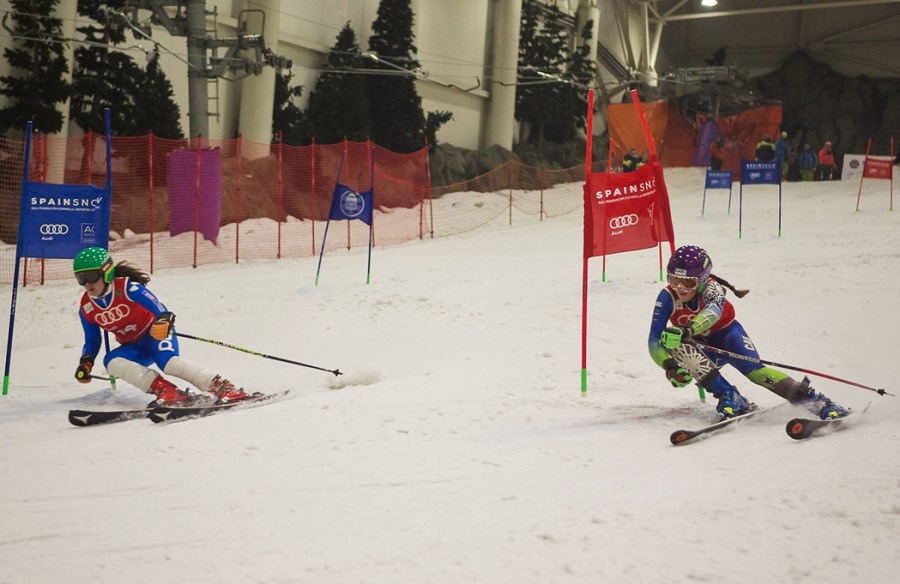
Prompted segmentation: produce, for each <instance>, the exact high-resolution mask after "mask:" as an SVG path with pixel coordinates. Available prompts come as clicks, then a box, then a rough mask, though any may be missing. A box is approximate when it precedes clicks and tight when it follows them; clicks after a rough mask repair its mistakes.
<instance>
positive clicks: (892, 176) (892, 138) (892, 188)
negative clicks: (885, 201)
mask: <svg viewBox="0 0 900 584" xmlns="http://www.w3.org/2000/svg"><path fill="white" fill-rule="evenodd" d="M890 168H891V207H890V210H891V211H893V210H894V137H893V136H891V166H890Z"/></svg>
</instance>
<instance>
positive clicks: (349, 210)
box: [328, 183, 375, 226]
mask: <svg viewBox="0 0 900 584" xmlns="http://www.w3.org/2000/svg"><path fill="white" fill-rule="evenodd" d="M374 200H375V196H374V191H372V190H368V191H366V192H364V193H357V192H356V191H354V190H353V189H351V188H350V187H348V186H346V185H342V184H340V183H338V184H337V185H335V187H334V195H333V196H332V197H331V210H330V211H329V212H328V218H329V219H331V220H333V221H341V220H344V219H347V220H349V219H359V220H360V221H362V222H363V223H366V224H368V225H370V226H371V225H372V210H373V202H374Z"/></svg>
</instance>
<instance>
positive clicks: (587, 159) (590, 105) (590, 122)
mask: <svg viewBox="0 0 900 584" xmlns="http://www.w3.org/2000/svg"><path fill="white" fill-rule="evenodd" d="M593 135H594V90H593V89H589V90H588V95H587V140H586V141H585V148H584V150H585V152H584V193H583V195H582V196H583V197H584V224H585V226H586V225H587V217H588V213H589V212H590V210H589V209H588V204H589V203H588V201H589V199H590V197H589V196H588V192H587V187H588V184H590V178H591V158H592V155H593V154H592V150H593V140H591V137H592V136H593ZM592 236H593V234H592ZM587 241H588V238H587V234H586V233H585V234H584V250H583V253H582V255H583V256H584V257H583V258H582V264H581V395H582V396H584V395H586V394H587V310H588V300H587V299H588V257H589V256H590V251H589V250H588V246H587Z"/></svg>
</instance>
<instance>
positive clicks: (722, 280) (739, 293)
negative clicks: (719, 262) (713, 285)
mask: <svg viewBox="0 0 900 584" xmlns="http://www.w3.org/2000/svg"><path fill="white" fill-rule="evenodd" d="M709 277H710V278H712V279H714V280H715V281H716V282H718V283H719V284H721V285H723V286H725V287H726V288H728V289H729V290H731V291H732V292H734V295H735V296H737V297H738V298H743V297H744V296H746V295H747V294H749V293H750V290H738V289H736V288H735V287H734V286H732V285H731V284H730V283H729V282H728V280H726V279H725V278H720V277H719V276H717V275H715V274H710V275H709Z"/></svg>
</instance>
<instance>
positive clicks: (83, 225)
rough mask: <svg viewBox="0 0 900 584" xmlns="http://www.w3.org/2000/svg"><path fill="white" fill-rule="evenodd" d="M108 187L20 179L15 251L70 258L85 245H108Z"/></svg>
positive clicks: (39, 255) (36, 256) (25, 253)
mask: <svg viewBox="0 0 900 584" xmlns="http://www.w3.org/2000/svg"><path fill="white" fill-rule="evenodd" d="M110 191H111V189H110V188H109V187H108V186H107V187H103V188H101V187H95V186H92V185H60V184H49V183H38V182H32V181H28V180H26V181H23V183H22V209H21V216H20V219H19V246H20V247H19V249H20V250H21V251H20V252H19V253H20V255H21V257H30V258H62V259H69V258H74V257H75V256H76V255H77V254H78V252H79V251H81V250H82V249H84V248H86V247H90V246H97V247H102V248H104V249H105V248H106V247H107V246H108V245H109V212H110V200H111V198H112V197H111V192H110Z"/></svg>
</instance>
